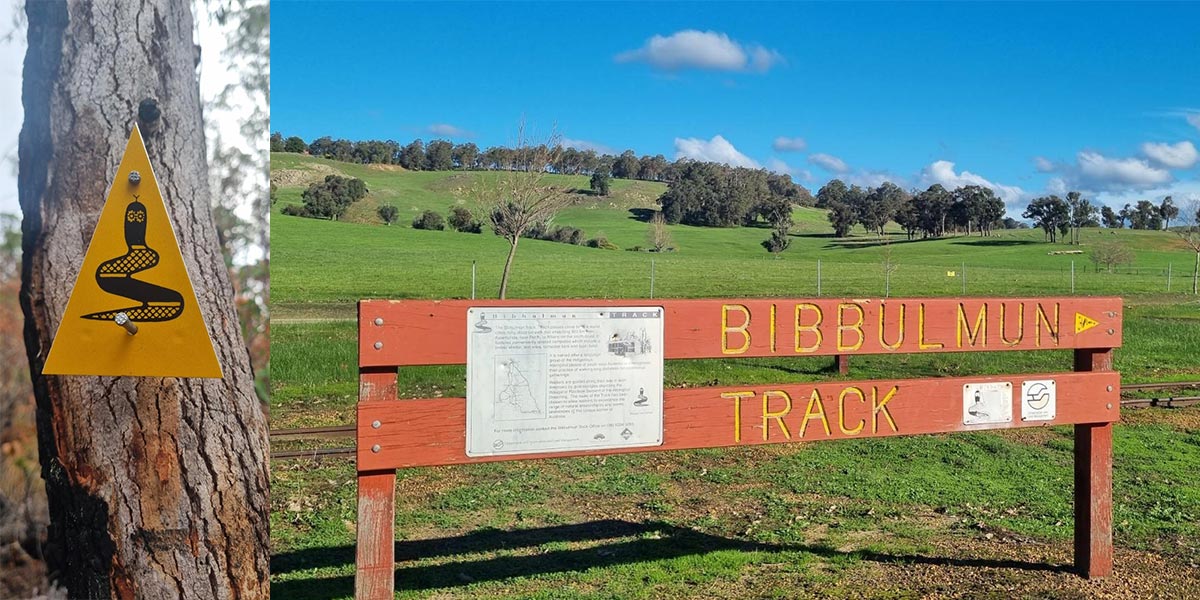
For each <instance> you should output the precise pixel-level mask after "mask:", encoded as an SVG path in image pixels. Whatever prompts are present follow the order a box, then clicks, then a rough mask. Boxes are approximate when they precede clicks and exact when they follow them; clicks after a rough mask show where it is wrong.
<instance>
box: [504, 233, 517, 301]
mask: <svg viewBox="0 0 1200 600" xmlns="http://www.w3.org/2000/svg"><path fill="white" fill-rule="evenodd" d="M508 241H509V244H511V245H510V246H509V247H508V259H506V260H505V261H504V273H503V274H501V275H500V299H501V300H503V299H504V296H505V295H506V294H508V273H509V271H511V270H512V263H513V257H514V256H516V255H517V242H520V241H521V236H515V237H513V238H511V239H509V240H508Z"/></svg>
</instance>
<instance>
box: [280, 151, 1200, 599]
mask: <svg viewBox="0 0 1200 600" xmlns="http://www.w3.org/2000/svg"><path fill="white" fill-rule="evenodd" d="M272 168H273V177H275V176H282V177H283V180H285V181H287V182H288V184H287V185H283V186H281V188H280V190H279V197H280V201H279V202H278V203H277V204H276V205H275V207H274V208H273V212H274V214H273V223H272V242H273V243H272V246H273V248H272V250H273V254H274V256H273V259H274V261H273V265H272V279H273V281H272V308H273V315H272V316H273V321H274V323H273V327H272V329H273V337H272V353H273V357H272V358H273V360H272V363H273V367H274V370H273V373H272V375H273V377H272V397H271V410H272V417H271V418H272V428H276V429H278V428H287V427H305V426H317V425H330V424H340V423H350V422H353V419H354V404H355V401H356V393H357V367H356V354H355V353H356V350H355V348H356V346H355V324H354V322H353V317H354V302H355V301H357V300H358V299H360V298H445V297H470V294H471V263H472V261H475V262H476V264H477V269H478V270H477V276H478V283H477V294H478V296H479V297H485V298H486V297H494V295H495V291H496V289H497V288H498V284H499V281H498V279H499V274H500V268H501V267H502V262H503V260H504V255H505V252H506V250H507V244H506V243H505V242H504V241H503V240H502V239H500V238H498V237H496V236H494V235H491V234H490V233H488V232H486V231H485V233H484V234H482V235H471V234H461V233H454V232H437V231H433V232H430V231H418V230H413V229H412V228H411V227H410V226H409V222H410V221H411V220H412V217H413V216H415V215H416V214H418V213H419V212H420V211H421V210H425V209H433V210H438V211H439V212H442V213H443V214H445V213H446V212H447V209H448V207H449V206H451V205H452V204H455V203H459V202H464V203H467V204H468V205H469V200H468V199H466V198H464V197H463V196H462V195H461V194H459V193H457V191H456V190H458V189H459V188H463V187H469V186H471V185H474V184H476V182H477V177H479V176H478V175H476V174H453V173H424V172H421V173H413V172H404V171H400V170H398V169H394V168H392V169H384V168H378V167H369V166H362V165H348V164H343V163H334V162H330V161H325V160H319V159H312V158H309V157H302V156H298V155H294V154H275V155H273V157H272ZM329 172H341V173H345V174H348V175H352V176H356V177H360V178H362V179H364V180H365V181H366V182H367V184H368V188H369V189H370V190H371V192H370V195H369V196H368V197H367V198H366V199H364V200H363V201H361V202H360V203H358V204H356V205H355V206H354V207H353V208H352V210H351V211H350V213H349V214H348V215H347V218H346V219H345V220H344V221H343V222H329V221H317V220H310V219H301V218H297V217H288V216H283V215H281V214H279V212H278V211H279V210H280V208H281V207H282V206H284V205H285V204H287V203H290V202H298V201H299V196H300V191H301V190H302V189H303V185H305V182H306V181H309V180H314V179H315V178H319V177H322V176H323V175H324V174H325V173H329ZM484 177H494V174H492V175H484ZM555 179H557V180H558V181H560V182H561V183H557V185H560V186H562V187H564V188H584V187H586V184H587V182H586V178H583V177H559V178H555ZM663 189H665V188H664V186H662V185H660V184H653V183H646V182H628V181H622V180H616V181H615V182H614V194H613V196H612V197H610V198H603V199H598V198H594V197H591V196H588V195H586V194H579V195H578V202H577V204H576V205H575V206H573V207H571V208H570V209H568V210H566V211H564V212H563V213H562V214H560V215H559V217H558V218H557V219H556V223H558V224H564V225H572V226H576V227H581V228H583V229H584V230H585V231H586V233H587V234H588V237H592V236H595V235H599V234H603V235H605V236H607V237H608V238H609V239H610V240H612V241H613V242H615V243H616V244H618V245H619V246H621V247H622V248H629V247H632V246H635V245H643V246H644V245H646V242H645V239H644V238H645V232H646V229H647V225H646V224H645V223H644V222H642V221H640V220H638V219H636V218H633V217H634V216H635V215H634V213H633V212H631V209H647V208H651V207H652V206H653V202H654V198H656V197H657V195H658V194H660V193H661V192H662V190H663ZM380 203H392V204H395V205H396V206H398V207H399V208H400V209H401V219H400V222H399V223H397V224H395V225H393V226H391V227H385V226H383V225H382V224H381V223H380V222H379V221H378V219H377V218H376V217H375V207H377V206H378V205H379V204H380ZM796 222H797V224H798V227H797V230H796V231H795V235H794V239H793V242H792V246H791V248H789V249H788V250H787V251H786V252H784V253H783V255H782V257H781V258H780V259H774V258H772V257H771V256H770V255H769V254H767V252H765V251H764V250H763V249H762V248H761V247H760V246H759V242H761V241H762V240H763V239H765V238H766V237H767V235H768V232H767V230H765V229H758V228H735V229H704V228H693V227H685V226H674V227H672V228H671V231H672V235H673V236H674V239H675V242H676V245H677V246H678V251H676V252H672V253H664V254H650V253H645V252H630V251H624V250H622V251H605V250H598V249H590V248H583V247H576V246H567V245H563V244H555V243H550V242H542V241H534V240H523V241H522V242H521V246H520V249H519V251H518V254H517V258H516V266H515V270H514V275H513V281H512V283H511V284H510V297H517V298H539V297H551V298H553V297H607V298H614V297H630V298H641V297H646V296H648V295H649V293H650V276H651V261H653V262H654V266H653V269H654V295H655V296H656V297H702V296H793V297H796V296H812V295H815V294H816V291H817V290H816V266H817V261H818V260H820V261H821V271H822V273H821V275H822V277H821V286H822V290H821V292H822V295H826V296H834V295H842V296H850V297H868V296H880V295H882V294H883V292H884V288H883V286H884V283H883V268H882V262H883V258H884V256H885V254H887V253H890V256H891V259H892V260H893V261H894V262H896V263H897V264H898V265H899V266H898V269H897V270H896V272H895V273H893V275H892V280H891V293H892V295H896V296H946V295H958V294H959V293H960V292H961V289H962V287H961V286H962V279H961V276H962V270H963V264H964V263H965V264H966V274H967V282H966V284H967V293H968V294H969V295H1066V294H1068V293H1069V292H1070V266H1071V261H1072V260H1074V261H1075V268H1076V282H1075V283H1076V293H1077V294H1105V295H1110V294H1111V295H1121V296H1124V297H1125V298H1126V313H1125V339H1124V342H1125V343H1124V347H1122V348H1121V349H1119V350H1118V351H1117V353H1116V368H1117V369H1118V370H1120V371H1121V372H1122V378H1123V380H1124V381H1127V382H1128V381H1164V380H1178V381H1183V380H1196V379H1200V361H1197V360H1196V356H1197V354H1198V352H1200V303H1198V302H1197V300H1196V298H1195V297H1194V296H1191V295H1189V294H1188V293H1187V292H1190V279H1189V277H1190V274H1191V271H1190V268H1191V265H1192V261H1193V260H1194V255H1192V254H1191V253H1189V252H1187V251H1185V249H1184V248H1183V247H1182V246H1181V245H1180V244H1178V243H1177V241H1176V240H1175V239H1174V237H1173V236H1172V235H1171V234H1169V233H1165V232H1134V231H1128V230H1123V231H1119V232H1116V233H1115V234H1112V233H1110V232H1108V231H1107V230H1085V231H1084V233H1083V242H1084V244H1083V246H1082V249H1083V250H1084V252H1085V254H1083V255H1050V254H1048V252H1050V251H1052V250H1068V249H1073V248H1072V247H1069V246H1066V245H1062V244H1058V245H1051V244H1047V243H1043V242H1042V234H1041V232H1040V231H1028V230H1026V231H1007V232H999V235H998V236H996V237H993V238H978V237H971V238H967V237H957V238H948V239H942V240H928V241H917V242H907V241H904V240H903V236H902V235H899V234H898V233H896V234H893V235H892V236H891V238H892V240H893V241H892V243H890V244H887V245H885V246H881V245H878V244H877V243H875V241H873V240H872V239H871V238H869V237H867V236H866V235H864V234H862V231H861V228H860V229H858V230H857V231H856V234H857V237H855V238H852V239H850V240H837V239H834V238H832V237H831V233H830V228H829V226H828V224H827V222H826V221H825V218H824V214H823V212H822V211H818V210H815V209H797V211H796ZM1096 240H1105V241H1108V240H1115V241H1118V242H1120V243H1123V244H1126V245H1128V246H1129V247H1130V248H1131V249H1133V250H1134V252H1135V254H1136V261H1135V263H1134V265H1133V267H1134V268H1133V269H1130V270H1129V271H1130V272H1125V273H1113V274H1109V273H1095V272H1093V269H1092V268H1091V264H1090V262H1089V261H1088V259H1087V255H1086V252H1087V250H1088V246H1089V245H1090V244H1092V243H1095V241H1096ZM873 244H874V245H873ZM1168 264H1169V265H1171V268H1172V271H1173V272H1174V280H1173V281H1172V290H1173V292H1172V293H1170V294H1167V293H1166V285H1167V281H1166V275H1165V272H1166V269H1167V267H1168ZM950 270H953V271H955V272H956V273H955V276H954V277H948V276H947V273H946V272H947V271H950ZM1070 361H1071V359H1070V354H1069V352H1064V351H1048V352H1038V353H1032V352H1018V353H967V354H956V355H909V356H902V357H887V356H878V357H870V356H865V357H856V358H854V360H853V361H852V370H851V377H852V378H855V379H861V378H867V377H887V376H899V377H920V376H942V375H945V376H952V375H963V374H970V373H1003V372H1019V371H1033V370H1037V371H1056V370H1069V368H1070ZM829 366H830V361H829V359H828V358H824V359H822V358H792V359H733V360H723V361H714V360H697V361H669V362H668V363H667V366H666V373H665V375H666V384H667V385H668V386H682V385H697V384H706V383H710V382H713V381H714V380H715V381H717V382H718V383H739V382H740V383H758V382H779V383H786V382H792V381H812V380H822V379H829V378H837V377H838V376H837V375H836V374H835V373H833V372H831V371H830V369H829ZM463 377H464V370H463V367H438V368H414V369H402V370H401V371H400V395H401V396H402V397H429V396H436V395H445V396H461V395H463V394H464V381H463ZM1071 447H1072V442H1071V435H1070V430H1069V428H1049V429H1033V430H1019V431H1011V432H1005V433H981V434H968V435H954V436H920V437H907V438H893V439H886V440H856V441H844V442H828V443H821V444H812V445H809V444H796V445H781V446H771V447H759V448H733V449H721V450H700V451H690V452H671V453H651V454H638V455H628V456H614V457H607V458H577V459H559V460H546V461H533V462H510V463H498V464H488V465H471V466H462V467H446V468H431V469H419V470H405V471H401V472H400V473H399V479H400V482H399V483H398V502H397V523H396V528H397V540H398V541H397V557H398V569H397V577H396V578H397V590H398V596H400V597H410V596H422V597H423V596H428V595H433V596H437V597H480V596H483V597H496V596H517V597H530V598H560V597H572V598H573V597H581V598H583V597H586V598H627V597H646V598H655V597H705V596H716V597H745V596H754V597H797V596H799V597H805V596H816V595H825V594H828V595H830V596H833V597H847V598H857V597H877V598H904V597H919V596H926V595H939V594H945V595H954V594H948V593H946V590H951V591H957V595H958V596H965V597H977V596H982V595H988V594H991V595H993V596H995V594H997V593H998V592H997V590H1004V589H1010V590H1011V589H1014V588H1013V586H1016V588H1015V589H1019V590H1023V592H1022V593H1023V594H1026V595H1027V596H1028V597H1063V598H1075V597H1088V596H1091V595H1094V594H1097V593H1102V592H1104V591H1105V590H1108V591H1109V592H1110V593H1114V594H1122V595H1126V596H1133V597H1138V596H1143V595H1151V594H1154V593H1160V591H1161V590H1162V589H1168V590H1172V591H1174V590H1179V591H1180V592H1181V594H1180V595H1178V596H1176V595H1174V594H1168V595H1167V597H1186V596H1187V593H1188V591H1189V590H1195V591H1196V594H1197V595H1200V575H1198V574H1197V573H1198V572H1200V569H1194V568H1189V567H1188V566H1187V565H1189V564H1193V565H1194V564H1195V563H1197V562H1200V528H1198V526H1197V522H1198V521H1200V486H1197V485H1196V483H1195V478H1194V474H1193V471H1194V470H1195V468H1196V465H1197V464H1200V410H1197V409H1183V410H1174V411H1172V410H1157V409H1151V410H1144V411H1138V412H1136V413H1134V412H1127V413H1126V415H1125V422H1123V423H1121V424H1119V425H1118V426H1117V428H1116V448H1115V463H1114V464H1115V483H1114V513H1115V523H1116V544H1117V548H1118V559H1117V569H1118V572H1117V576H1115V577H1114V578H1111V579H1110V580H1109V581H1108V582H1100V583H1095V585H1092V584H1089V583H1088V582H1085V581H1083V580H1080V579H1078V578H1076V577H1075V576H1073V575H1071V574H1069V573H1067V572H1066V569H1065V567H1063V566H1062V565H1065V564H1069V562H1070V536H1071V527H1072V525H1071V519H1070V515H1071V512H1072V508H1071V494H1070V490H1071V470H1070V465H1071ZM353 483H354V467H353V464H352V462H350V461H345V460H335V459H330V460H324V461H311V460H301V461H297V460H286V461H275V462H274V464H273V473H272V514H271V526H272V529H271V531H272V545H273V555H274V558H273V561H272V580H273V592H275V593H277V594H279V595H280V597H288V598H336V597H349V596H351V595H352V593H353V560H354V546H353V544H354V527H353V524H354V520H355V518H356V517H355V501H354V485H353ZM1141 571H1150V572H1153V573H1154V577H1153V578H1152V579H1151V580H1150V581H1148V582H1143V583H1144V585H1143V587H1138V586H1139V585H1142V584H1139V583H1138V577H1139V575H1138V573H1140V572H1141ZM868 582H870V583H868ZM1006 586H1007V587H1006ZM1089 586H1090V587H1089ZM1104 586H1110V587H1104ZM1111 586H1116V587H1111ZM1121 586H1124V587H1121ZM1164 586H1166V587H1164ZM1189 586H1190V587H1189ZM1156 590H1159V591H1156ZM1011 596H1012V594H1010V593H1002V592H1001V593H1000V595H999V596H995V597H1011Z"/></svg>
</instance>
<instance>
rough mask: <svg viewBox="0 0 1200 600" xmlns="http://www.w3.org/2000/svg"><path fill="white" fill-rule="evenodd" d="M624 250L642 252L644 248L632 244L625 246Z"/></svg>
mask: <svg viewBox="0 0 1200 600" xmlns="http://www.w3.org/2000/svg"><path fill="white" fill-rule="evenodd" d="M626 250H628V251H630V252H642V251H644V250H645V248H642V247H641V246H634V247H632V248H626Z"/></svg>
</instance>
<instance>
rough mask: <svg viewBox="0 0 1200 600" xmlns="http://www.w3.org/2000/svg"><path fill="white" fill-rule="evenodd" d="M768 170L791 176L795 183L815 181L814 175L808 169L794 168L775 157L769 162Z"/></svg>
mask: <svg viewBox="0 0 1200 600" xmlns="http://www.w3.org/2000/svg"><path fill="white" fill-rule="evenodd" d="M767 170H768V171H773V172H775V173H779V174H780V175H791V176H792V180H793V181H804V182H809V181H812V180H813V174H812V173H811V172H810V171H809V170H808V169H797V168H794V167H792V166H791V165H789V164H787V163H785V162H783V161H782V160H779V159H778V158H774V157H772V158H771V159H770V160H768V161H767Z"/></svg>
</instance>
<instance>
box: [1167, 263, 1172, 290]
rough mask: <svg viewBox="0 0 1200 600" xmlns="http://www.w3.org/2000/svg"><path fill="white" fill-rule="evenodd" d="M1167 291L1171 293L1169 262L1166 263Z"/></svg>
mask: <svg viewBox="0 0 1200 600" xmlns="http://www.w3.org/2000/svg"><path fill="white" fill-rule="evenodd" d="M1167 293H1168V294H1169V293H1171V263H1167Z"/></svg>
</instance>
